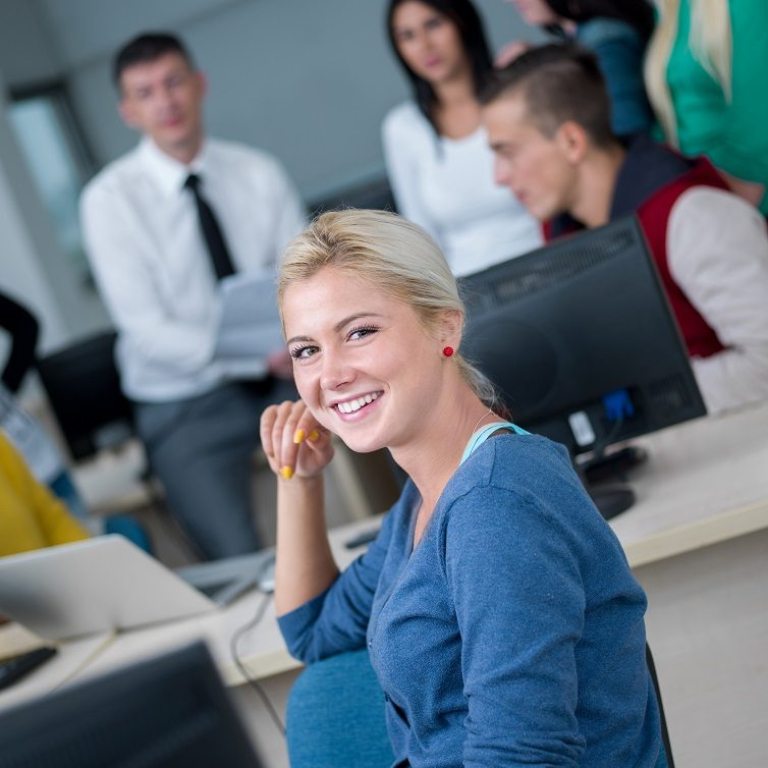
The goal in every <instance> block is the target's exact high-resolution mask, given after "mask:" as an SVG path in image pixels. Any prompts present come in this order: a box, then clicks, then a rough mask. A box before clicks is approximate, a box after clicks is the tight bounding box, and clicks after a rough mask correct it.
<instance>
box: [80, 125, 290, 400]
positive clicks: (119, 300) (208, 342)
mask: <svg viewBox="0 0 768 768" xmlns="http://www.w3.org/2000/svg"><path fill="white" fill-rule="evenodd" d="M191 172H194V173H197V174H199V176H200V178H201V180H202V181H201V193H202V194H203V195H204V196H205V197H206V199H207V200H208V202H209V203H210V205H211V207H212V208H213V209H214V211H215V213H216V216H217V218H218V220H219V223H220V225H221V229H222V232H223V233H224V237H225V239H226V241H227V245H228V246H229V250H230V253H231V256H232V261H233V263H234V265H235V268H236V269H237V270H238V271H240V272H263V271H264V270H274V268H275V264H276V262H277V260H278V259H279V257H280V255H281V254H282V251H283V249H284V248H285V246H286V244H287V243H288V241H289V240H290V239H291V238H292V237H293V236H294V235H295V234H297V233H298V232H299V231H300V230H301V229H302V227H303V226H304V224H305V218H304V212H303V208H302V205H301V202H300V200H299V197H298V195H297V193H296V190H295V189H294V187H293V185H292V184H291V182H290V180H289V179H288V176H287V175H286V173H285V171H284V169H283V167H282V166H281V165H280V163H279V162H278V161H277V160H276V159H275V158H273V157H272V156H270V155H269V154H267V153H265V152H262V151H260V150H256V149H253V148H251V147H247V146H244V145H240V144H233V143H230V142H223V141H216V140H207V141H206V142H205V144H204V146H203V148H202V150H201V151H200V153H199V154H198V156H197V157H196V158H195V160H194V161H193V162H192V163H191V164H190V165H189V166H185V165H183V164H181V163H179V162H177V161H176V160H174V159H173V158H171V157H169V156H168V155H166V154H164V153H163V152H161V151H160V150H159V149H158V148H157V147H156V146H155V144H154V143H153V142H152V141H151V140H149V139H148V138H145V139H144V140H142V142H141V143H140V144H139V146H138V147H136V149H134V150H133V151H131V152H129V153H128V154H127V155H124V156H123V157H121V158H119V159H118V160H116V161H114V162H113V163H111V164H110V165H108V166H107V167H106V168H105V169H104V170H103V171H102V172H101V173H100V174H98V176H96V178H94V179H93V181H91V182H90V183H89V184H88V186H87V187H86V189H85V192H84V193H83V197H82V200H81V217H82V224H83V233H84V238H85V245H86V251H87V253H88V256H89V259H90V263H91V266H92V269H93V273H94V276H95V278H96V281H97V283H98V285H99V288H100V291H101V295H102V297H103V299H104V301H105V303H106V304H107V307H108V309H109V311H110V314H111V316H112V319H113V321H114V323H115V325H116V326H117V329H118V331H119V339H118V347H117V360H118V366H119V368H120V374H121V378H122V385H123V390H124V391H125V393H126V394H127V395H128V396H129V397H130V398H132V399H134V400H137V401H143V402H168V401H173V400H178V399H182V398H186V397H191V396H194V395H199V394H203V393H205V392H208V391H210V390H212V389H213V388H215V387H216V386H217V385H219V384H220V383H221V382H223V381H226V380H227V379H228V378H230V377H231V376H232V372H231V371H230V370H228V369H227V368H226V367H225V366H223V365H222V364H221V363H220V362H218V361H214V360H213V359H212V358H213V348H214V342H215V338H216V332H217V327H218V320H219V314H220V298H219V291H218V285H217V281H216V277H215V275H214V272H213V268H212V266H211V260H210V255H209V253H208V250H207V248H206V245H205V242H204V240H203V236H202V233H201V231H200V224H199V221H198V214H197V209H196V206H195V201H194V199H193V195H192V193H191V192H190V191H189V190H187V189H184V182H185V180H186V178H187V176H188V175H189V174H190V173H191Z"/></svg>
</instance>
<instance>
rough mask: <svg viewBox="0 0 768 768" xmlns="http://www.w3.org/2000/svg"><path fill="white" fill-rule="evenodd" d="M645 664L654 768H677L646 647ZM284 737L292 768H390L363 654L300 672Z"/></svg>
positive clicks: (380, 711) (376, 692)
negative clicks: (655, 709) (652, 700)
mask: <svg viewBox="0 0 768 768" xmlns="http://www.w3.org/2000/svg"><path fill="white" fill-rule="evenodd" d="M646 659H647V662H648V669H649V671H650V673H651V679H652V681H653V686H654V689H655V691H656V698H657V700H658V702H659V714H660V717H661V733H662V741H663V745H664V749H662V750H661V752H660V754H659V757H658V759H657V761H656V765H655V768H675V765H674V762H673V761H672V751H671V749H670V746H669V734H668V733H667V724H666V720H665V718H664V708H663V706H662V703H661V691H660V690H659V681H658V678H657V676H656V667H655V666H654V664H653V658H652V656H651V651H650V648H648V646H647V645H646ZM286 735H287V741H288V755H289V757H290V762H291V766H292V768H331V766H337V765H343V766H345V768H387V767H388V766H390V765H391V764H392V760H393V759H394V758H393V755H392V747H391V745H390V743H389V737H388V736H387V729H386V722H385V713H384V692H383V691H382V689H381V686H380V685H379V681H378V680H377V678H376V674H375V673H374V671H373V668H372V667H371V662H370V660H369V658H368V651H367V650H361V651H353V652H349V653H341V654H339V655H338V656H331V657H330V658H328V659H324V660H323V661H319V662H316V663H315V664H311V665H310V666H308V667H306V668H305V669H304V671H303V672H302V673H301V674H300V675H299V677H298V678H297V679H296V682H295V683H294V685H293V688H292V689H291V693H290V695H289V697H288V706H287V712H286Z"/></svg>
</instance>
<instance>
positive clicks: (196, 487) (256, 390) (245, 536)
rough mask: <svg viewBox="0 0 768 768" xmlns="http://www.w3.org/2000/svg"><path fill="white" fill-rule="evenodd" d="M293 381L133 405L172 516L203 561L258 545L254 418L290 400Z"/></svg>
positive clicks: (256, 427)
mask: <svg viewBox="0 0 768 768" xmlns="http://www.w3.org/2000/svg"><path fill="white" fill-rule="evenodd" d="M295 398H296V390H295V388H294V386H293V383H291V382H287V381H280V380H278V379H270V380H268V381H264V382H243V383H231V384H225V385H222V386H220V387H218V388H217V389H215V390H213V391H212V392H208V393H207V394H205V395H201V396H199V397H193V398H190V399H188V400H181V401H176V402H168V403H137V404H136V408H135V411H136V426H137V430H138V433H139V436H140V437H141V439H142V440H143V441H144V445H145V447H146V450H147V455H148V457H149V464H150V468H151V469H152V471H153V473H154V474H155V475H156V476H157V477H158V479H159V480H160V482H161V483H162V484H163V487H164V488H165V493H166V500H167V503H168V507H169V508H170V511H171V513H172V514H173V515H174V517H175V518H176V519H177V520H178V521H179V523H180V524H181V526H182V527H183V528H184V530H185V531H186V533H187V534H188V535H189V537H190V539H191V540H192V543H193V544H194V545H195V547H196V548H197V550H198V551H199V553H200V555H202V556H203V557H205V558H207V559H217V558H221V557H230V556H232V555H240V554H245V553H247V552H253V551H254V550H256V549H259V547H260V541H259V537H258V534H257V532H256V529H255V527H254V519H253V509H252V504H251V459H252V456H253V452H254V450H255V449H256V448H257V447H258V445H259V418H260V417H261V413H262V411H263V410H264V409H265V408H266V407H267V406H268V405H271V404H272V403H277V402H282V401H283V400H285V399H295Z"/></svg>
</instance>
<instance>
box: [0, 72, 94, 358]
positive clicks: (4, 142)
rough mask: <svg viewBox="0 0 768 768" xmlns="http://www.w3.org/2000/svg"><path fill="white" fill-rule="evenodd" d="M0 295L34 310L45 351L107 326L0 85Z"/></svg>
mask: <svg viewBox="0 0 768 768" xmlns="http://www.w3.org/2000/svg"><path fill="white" fill-rule="evenodd" d="M0 233H2V239H1V240H0V289H2V290H3V291H5V292H7V293H9V294H11V295H12V296H14V297H15V298H16V299H18V300H19V301H21V302H22V303H23V304H25V305H27V306H28V307H29V308H30V309H31V310H33V311H34V312H35V313H36V314H37V316H38V319H39V320H40V324H41V326H42V329H41V330H42V332H41V349H42V351H49V350H50V349H52V348H55V347H57V346H61V345H63V344H64V343H66V342H68V341H69V340H70V339H72V338H73V337H77V336H82V335H85V334H87V333H89V332H90V331H92V330H94V329H95V328H99V327H104V326H105V325H106V324H107V321H106V315H105V313H104V310H103V308H102V305H101V302H100V301H99V300H98V297H97V296H96V294H95V292H94V291H93V290H91V289H88V288H85V287H84V286H83V285H82V283H81V282H80V280H81V276H80V275H79V274H78V273H77V272H76V271H74V270H73V269H72V268H71V266H70V263H69V260H68V259H67V257H66V254H65V253H64V252H63V250H62V248H61V246H60V245H59V243H58V240H57V239H56V237H55V235H54V232H53V228H52V225H51V221H50V218H49V216H48V213H47V211H46V210H45V209H44V207H43V204H42V201H41V200H40V198H39V196H38V194H37V190H36V188H35V186H34V184H33V182H32V179H31V177H30V174H29V170H28V169H27V167H26V165H25V163H24V162H23V159H22V156H21V153H20V151H19V148H18V145H17V144H16V139H15V136H14V134H13V131H12V129H11V126H10V124H9V122H8V120H7V119H6V100H5V96H4V89H3V87H2V79H0Z"/></svg>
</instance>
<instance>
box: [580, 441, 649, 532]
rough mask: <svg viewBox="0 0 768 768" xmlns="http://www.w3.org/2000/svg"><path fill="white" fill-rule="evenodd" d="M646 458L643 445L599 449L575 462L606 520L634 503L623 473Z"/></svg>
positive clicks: (632, 494) (632, 493)
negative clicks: (585, 459)
mask: <svg viewBox="0 0 768 768" xmlns="http://www.w3.org/2000/svg"><path fill="white" fill-rule="evenodd" d="M647 459H648V452H647V451H646V450H645V449H644V448H639V447H638V446H634V445H628V446H625V447H623V448H619V449H618V450H616V451H612V452H611V453H605V452H600V453H599V454H598V455H595V456H593V457H592V458H590V459H588V460H587V461H585V462H583V463H579V464H577V471H578V473H579V477H581V480H582V482H583V483H584V487H585V488H586V489H587V493H588V494H589V495H590V497H591V498H592V501H593V502H594V503H595V506H596V507H597V509H598V511H599V512H600V514H601V515H602V516H603V518H604V519H605V520H611V519H612V518H614V517H616V515H620V514H621V513H622V512H626V510H628V509H629V508H630V507H631V506H632V505H633V504H634V503H635V492H634V491H633V490H632V488H630V486H629V485H628V483H627V482H626V473H627V472H628V471H629V470H631V469H633V468H634V467H636V466H638V465H639V464H642V463H643V462H645V461H646V460H647Z"/></svg>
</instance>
